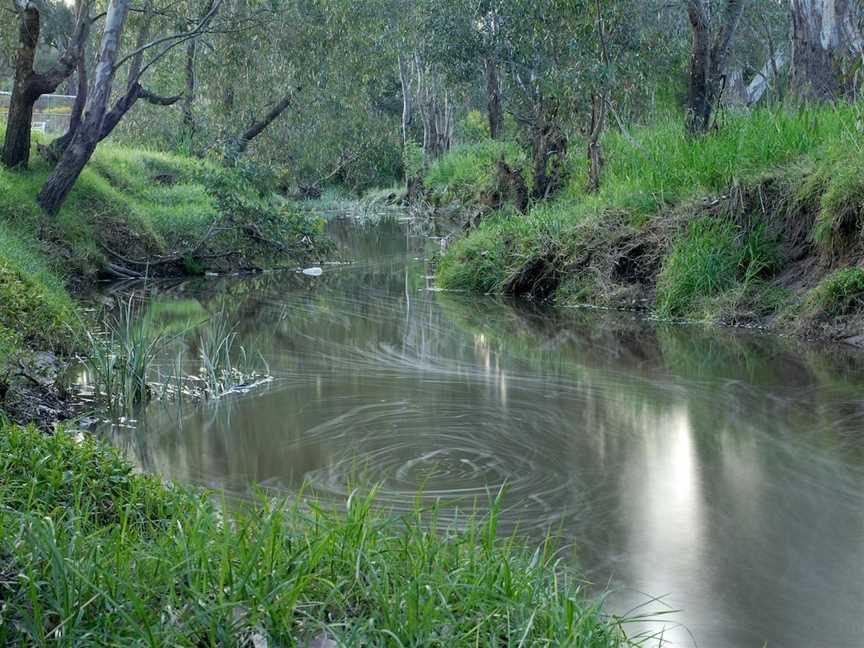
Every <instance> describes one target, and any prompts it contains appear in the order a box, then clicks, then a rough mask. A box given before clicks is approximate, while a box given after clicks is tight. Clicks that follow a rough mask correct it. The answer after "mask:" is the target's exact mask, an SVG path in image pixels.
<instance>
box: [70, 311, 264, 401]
mask: <svg viewBox="0 0 864 648" xmlns="http://www.w3.org/2000/svg"><path fill="white" fill-rule="evenodd" d="M139 311H140V309H139V307H138V306H136V301H135V298H134V297H130V298H129V299H128V300H127V301H125V302H123V305H122V307H121V309H120V312H119V314H118V315H116V316H114V317H112V318H109V319H108V320H107V321H106V331H105V332H104V333H102V334H94V333H91V332H89V331H88V332H87V334H86V336H87V340H88V342H89V350H88V351H89V352H88V354H87V356H86V358H85V366H86V368H87V369H88V371H89V373H90V379H91V381H92V383H93V388H94V391H95V392H96V395H97V396H99V397H101V398H103V399H105V400H106V401H107V403H108V405H109V409H110V411H111V413H112V414H113V415H118V414H121V413H123V414H129V413H130V412H131V411H133V410H134V409H135V408H137V407H140V406H142V405H145V404H147V402H149V401H150V399H151V398H152V397H154V396H155V397H158V398H160V399H162V400H172V401H176V402H182V401H183V400H185V399H187V398H188V399H190V400H193V401H200V400H212V399H217V398H221V397H223V396H225V395H227V394H230V393H234V392H237V391H239V390H241V389H244V388H251V387H253V386H255V385H257V384H261V383H262V382H266V381H267V380H268V379H269V368H268V367H267V365H266V362H264V360H263V358H261V356H260V354H258V355H257V358H256V357H255V355H254V354H251V353H249V352H248V351H247V350H246V348H245V347H243V346H239V348H238V346H237V345H236V340H237V334H236V331H235V330H234V326H233V325H231V323H230V321H229V319H228V316H227V315H226V314H225V313H224V312H221V313H220V314H219V315H217V316H215V317H213V318H212V319H210V320H209V321H208V322H207V324H206V326H205V327H204V330H203V332H202V333H201V335H200V338H199V349H200V370H199V373H198V374H197V375H194V376H191V375H187V374H186V373H185V371H184V359H183V355H182V352H178V355H177V357H176V358H175V360H174V363H173V366H172V367H171V368H170V369H169V371H168V372H167V374H163V373H161V372H160V371H158V368H157V366H156V364H157V363H156V360H157V356H158V355H159V353H160V351H161V350H162V349H163V348H164V347H165V346H167V345H168V344H169V343H170V342H171V339H170V338H168V337H166V336H163V335H160V334H158V333H155V332H154V330H153V326H152V324H151V323H150V321H149V320H148V319H147V318H145V317H142V316H141V313H140V312H139ZM154 374H155V376H154ZM156 377H158V379H154V378H156Z"/></svg>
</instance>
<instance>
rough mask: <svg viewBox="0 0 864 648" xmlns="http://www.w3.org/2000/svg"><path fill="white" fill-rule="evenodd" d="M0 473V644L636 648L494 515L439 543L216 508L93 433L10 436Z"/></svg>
mask: <svg viewBox="0 0 864 648" xmlns="http://www.w3.org/2000/svg"><path fill="white" fill-rule="evenodd" d="M0 474H3V476H4V479H3V480H2V481H0V502H2V503H3V506H2V507H0V571H2V573H3V574H4V578H2V579H0V600H3V607H2V611H0V615H2V620H4V621H5V620H8V621H9V622H5V623H0V644H3V645H30V644H33V645H45V644H47V643H55V642H56V643H59V644H62V645H68V646H79V645H106V644H111V645H120V644H122V643H124V642H130V643H134V644H136V645H138V644H143V645H148V646H164V645H211V646H215V645H224V646H240V645H270V646H273V645H286V646H287V645H309V643H310V642H311V641H312V640H313V639H316V638H317V639H319V640H320V639H322V638H327V639H329V640H330V641H332V642H333V643H335V644H336V645H339V646H358V645H366V646H431V645H439V646H453V647H460V646H465V647H467V646H477V645H483V646H493V645H494V646H582V647H583V648H612V647H619V646H632V645H637V642H636V641H634V640H633V639H632V638H631V639H628V638H627V637H626V634H625V628H626V624H627V620H626V619H622V618H618V617H615V616H612V615H610V614H609V613H608V612H606V611H605V609H604V599H603V597H602V596H601V597H597V598H593V597H590V596H589V595H588V594H586V593H585V592H584V590H583V589H582V586H581V583H580V581H579V580H578V579H577V578H576V577H575V575H574V574H572V573H571V572H570V571H569V569H568V568H566V567H565V566H564V565H563V564H562V562H561V561H560V560H559V559H558V558H557V556H556V552H555V550H554V547H553V545H552V544H551V543H549V542H547V543H545V544H542V545H541V546H540V547H539V548H537V549H536V550H532V549H529V548H527V547H526V546H525V545H522V544H520V543H519V542H517V541H515V540H514V539H506V538H501V537H500V535H499V533H498V530H497V528H496V517H495V513H494V512H493V513H492V514H491V515H490V516H489V517H488V518H487V519H485V520H482V521H480V520H478V521H477V522H476V523H474V524H472V525H470V527H469V529H468V530H467V531H464V532H462V531H458V532H457V531H452V532H449V533H442V532H439V530H438V529H436V528H435V527H434V523H433V525H432V528H430V527H429V526H428V525H427V524H424V523H423V521H422V519H423V511H421V510H419V509H418V510H417V511H415V512H414V513H410V514H407V515H405V516H402V517H399V518H388V517H387V516H385V515H382V514H379V513H376V512H374V510H373V503H374V499H373V498H372V497H369V498H360V497H352V498H350V499H349V501H348V502H347V506H346V508H345V510H344V511H343V512H334V511H330V510H327V509H325V508H323V507H321V506H318V505H315V504H314V503H308V502H306V503H305V504H303V503H301V500H300V499H297V500H296V501H295V502H294V503H293V504H292V503H286V502H284V501H282V502H272V501H268V500H266V499H263V498H262V501H261V503H260V506H259V507H247V508H243V509H242V510H240V511H239V512H234V513H226V509H225V507H224V505H223V506H221V507H220V506H219V504H218V502H216V501H214V498H213V497H211V495H210V494H209V493H201V492H193V491H190V490H187V489H184V488H182V487H177V486H166V485H163V484H162V483H161V482H160V481H159V480H158V479H156V478H152V477H147V476H142V475H135V474H133V472H132V469H131V467H130V466H129V465H128V464H127V463H126V462H125V461H124V460H122V459H121V458H120V457H119V456H118V455H117V454H116V453H115V452H114V451H112V450H110V449H107V448H105V447H104V446H102V445H100V444H98V443H96V442H94V441H92V440H85V441H83V442H80V443H79V442H76V441H75V440H74V439H73V438H71V437H69V436H67V435H64V434H58V435H55V436H53V437H46V436H43V435H41V434H39V433H38V432H36V431H34V430H23V429H20V428H4V429H3V430H2V433H0ZM433 519H434V516H433ZM229 520H230V522H229ZM226 522H228V523H226ZM442 531H443V530H442Z"/></svg>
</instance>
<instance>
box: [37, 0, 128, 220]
mask: <svg viewBox="0 0 864 648" xmlns="http://www.w3.org/2000/svg"><path fill="white" fill-rule="evenodd" d="M128 11H129V0H111V4H110V5H109V6H108V12H107V15H106V17H105V29H104V31H103V32H102V44H101V46H100V48H99V63H98V64H97V65H96V72H95V75H94V82H93V92H92V93H91V95H90V99H89V100H88V102H87V112H86V114H85V115H84V121H83V122H82V123H81V125H80V126H79V127H78V130H77V131H76V132H75V135H74V136H73V137H72V141H71V142H70V143H69V146H68V147H67V148H66V151H64V153H63V156H62V157H61V158H60V162H59V163H58V164H57V166H56V167H55V169H54V172H53V173H52V174H51V175H50V176H49V177H48V180H47V181H46V182H45V184H44V185H43V186H42V190H41V191H40V192H39V196H38V197H37V199H36V200H37V202H38V203H39V205H40V206H41V207H42V209H43V210H45V212H47V213H48V214H51V215H56V214H57V212H58V211H60V208H61V207H62V206H63V203H64V202H65V201H66V198H67V197H68V196H69V192H70V191H71V190H72V187H73V186H74V185H75V182H76V181H77V180H78V177H79V176H80V175H81V171H82V170H83V169H84V165H86V164H87V162H88V161H89V160H90V158H91V156H92V155H93V151H95V150H96V145H97V144H98V143H99V140H100V135H101V132H102V126H103V121H104V119H105V114H106V112H107V110H108V102H109V101H110V100H111V90H112V88H113V85H114V76H115V74H116V69H115V63H116V61H117V52H118V50H119V48H120V38H121V36H122V35H123V27H124V25H125V23H126V16H127V14H128Z"/></svg>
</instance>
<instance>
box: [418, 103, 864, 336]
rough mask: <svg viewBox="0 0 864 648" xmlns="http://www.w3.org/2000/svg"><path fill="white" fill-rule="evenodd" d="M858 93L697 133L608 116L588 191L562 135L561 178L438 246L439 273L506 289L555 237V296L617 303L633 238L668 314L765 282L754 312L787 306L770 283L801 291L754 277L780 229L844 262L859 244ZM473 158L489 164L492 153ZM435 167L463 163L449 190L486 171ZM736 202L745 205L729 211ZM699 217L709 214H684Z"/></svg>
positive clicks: (449, 283)
mask: <svg viewBox="0 0 864 648" xmlns="http://www.w3.org/2000/svg"><path fill="white" fill-rule="evenodd" d="M862 106H864V104H840V105H837V106H818V107H813V106H805V107H800V108H798V107H796V108H787V107H777V108H770V109H767V108H766V109H760V110H756V111H753V112H752V113H749V114H747V113H730V114H729V115H726V116H724V118H723V123H722V124H721V127H720V129H719V130H717V131H715V132H712V133H711V134H709V135H708V136H706V137H704V138H691V137H689V136H687V134H686V133H685V130H684V128H683V122H682V120H681V118H680V116H661V117H660V118H658V119H655V120H654V121H653V122H652V123H650V124H648V125H644V126H638V127H635V128H633V129H632V130H631V131H630V132H629V133H627V134H623V133H621V132H618V131H617V130H611V131H610V132H608V133H607V134H606V135H605V137H604V140H603V145H604V157H605V160H606V166H605V167H604V170H603V174H602V179H601V187H600V190H599V192H597V193H596V194H592V195H588V194H586V192H585V187H586V184H587V183H586V168H585V166H586V165H585V163H584V155H583V150H584V145H583V143H581V142H579V141H574V142H571V147H570V151H571V162H570V167H571V169H572V173H571V176H570V179H569V181H568V183H567V186H566V188H565V189H564V191H562V193H561V194H560V195H558V196H557V197H555V198H554V199H553V200H552V201H551V202H549V203H546V204H540V205H535V206H534V208H533V209H532V211H531V212H530V213H529V214H528V215H527V216H520V215H516V214H512V213H509V212H507V211H505V212H503V213H501V214H497V215H493V216H490V217H486V218H485V219H484V221H483V222H482V223H481V224H480V225H479V226H478V227H477V228H475V229H474V230H472V231H471V233H470V234H469V235H468V236H467V237H465V238H464V239H462V240H460V241H457V242H456V243H454V244H453V245H452V246H451V247H450V249H449V250H448V252H447V253H446V254H445V255H444V256H443V258H442V259H441V262H440V265H439V270H438V279H439V284H440V285H441V286H442V287H444V288H449V289H460V290H476V291H482V292H501V291H503V290H505V288H506V286H508V285H509V284H508V281H509V279H510V278H512V277H513V276H515V275H517V273H520V272H522V271H523V270H524V269H525V268H526V267H529V266H530V264H532V263H533V262H534V261H535V260H536V259H538V258H540V257H543V258H547V257H548V255H549V254H550V251H552V252H554V253H555V258H556V259H557V263H558V265H559V267H560V269H561V270H562V283H561V289H560V291H559V295H558V297H559V302H561V301H565V302H566V301H568V300H577V301H585V300H587V301H591V302H594V303H599V304H603V305H610V304H611V305H614V303H615V296H616V295H621V296H626V297H627V298H628V299H631V298H632V297H633V292H632V290H630V287H629V286H625V285H623V284H621V281H622V279H621V278H620V277H619V276H617V275H616V272H618V270H619V268H620V267H621V266H620V263H621V261H622V259H623V261H624V263H625V265H626V263H627V262H628V259H626V258H623V256H624V255H627V254H630V253H631V251H632V250H633V249H634V245H638V244H640V243H641V244H643V248H645V249H646V250H647V252H646V251H645V250H642V252H644V253H645V254H648V255H650V254H653V255H655V256H656V257H657V260H656V262H654V263H653V264H648V269H647V270H645V269H643V270H641V271H642V272H645V273H648V274H647V275H645V276H641V277H640V279H639V281H641V282H642V283H641V284H640V285H639V287H638V289H639V290H641V291H642V293H643V294H642V295H641V296H646V297H648V298H649V305H651V306H653V307H654V308H655V310H656V312H657V313H658V314H660V315H662V316H664V317H676V318H678V317H685V318H696V319H705V318H708V319H713V318H714V317H715V316H716V315H717V312H716V309H715V308H706V304H707V302H708V301H710V300H712V299H713V303H714V305H715V306H716V305H718V304H726V305H727V306H728V305H730V304H731V305H734V304H737V303H739V302H740V301H741V299H744V297H743V296H746V299H745V301H747V300H752V299H761V298H762V297H760V296H769V295H770V296H771V299H770V300H769V301H770V304H768V303H766V304H763V306H765V308H761V306H756V305H754V304H749V305H748V308H754V307H755V310H757V311H760V312H763V311H768V310H771V311H775V310H777V309H780V308H783V307H784V305H782V304H778V303H776V302H777V299H776V296H777V295H781V294H784V295H786V296H787V298H788V299H787V301H790V302H791V301H794V300H796V299H798V298H800V297H801V295H800V294H797V295H796V294H787V293H783V292H782V291H779V290H775V289H773V287H772V286H770V285H768V284H767V283H766V284H765V285H763V283H764V282H769V283H770V280H771V278H772V277H773V276H774V274H775V273H779V272H780V271H782V270H783V269H785V268H786V265H785V264H787V263H789V262H790V260H789V259H785V258H783V250H785V249H786V248H783V246H782V245H781V241H780V239H782V237H783V236H784V235H788V236H789V237H792V236H793V234H794V235H795V236H798V238H799V240H798V242H797V243H796V244H795V245H799V246H800V244H801V240H800V239H801V237H802V236H803V239H804V240H809V241H812V242H813V243H815V245H816V251H817V252H819V253H820V254H823V255H825V257H826V258H828V259H829V260H836V259H843V258H846V259H847V262H848V258H850V255H851V258H852V259H854V258H856V257H857V256H860V254H861V249H862V247H864V217H862V216H861V213H862V209H864V181H862V177H864V149H862V147H861V144H860V133H859V131H858V123H860V116H861V112H862ZM482 146H483V145H475V147H479V148H480V149H482ZM467 159H469V158H468V156H467V155H466V154H465V153H464V152H463V151H460V150H457V151H455V152H454V153H451V154H450V155H449V156H446V157H445V158H443V159H442V160H440V161H439V162H438V163H436V164H437V165H438V168H440V169H441V170H447V169H462V168H463V167H465V168H466V169H467V168H470V166H471V165H470V164H468V163H467V161H466V160H467ZM473 162H474V163H475V164H482V165H484V167H483V168H484V169H485V173H487V174H489V173H491V172H492V171H491V169H492V168H493V165H494V160H492V159H491V158H489V156H487V158H486V159H485V160H483V159H481V158H479V157H474V158H473ZM432 170H435V167H433V169H432ZM432 170H430V175H427V182H428V183H429V184H431V185H432V186H437V185H444V186H449V184H448V183H452V180H448V181H447V182H442V181H440V180H438V179H437V178H438V177H439V176H443V177H446V178H450V177H456V176H457V175H458V177H460V178H463V179H464V182H465V183H466V184H465V185H460V190H459V192H458V195H460V196H468V197H470V196H472V195H474V194H472V192H471V190H470V187H471V186H474V187H475V189H476V188H482V187H483V186H484V182H488V177H489V176H488V175H487V176H483V175H482V174H481V173H480V172H479V171H477V170H474V171H473V175H472V174H469V173H468V172H467V170H466V171H463V172H461V173H459V174H457V173H456V172H455V171H450V172H448V173H440V172H438V171H436V173H437V175H432V174H431V173H432ZM472 182H474V183H476V184H475V185H471V183H472ZM727 197H729V198H728V199H727ZM739 197H740V199H739ZM736 200H738V202H736ZM745 200H746V201H749V202H746V204H745ZM469 202H470V201H469ZM721 203H722V204H721ZM718 204H721V206H720V207H711V205H718ZM742 205H743V206H744V207H745V213H744V214H741V213H738V215H737V216H736V214H735V213H730V210H731V211H732V212H734V210H736V209H740V207H741V206H742ZM746 210H750V211H749V212H746ZM742 216H743V218H742ZM702 218H708V219H711V220H713V221H715V222H714V223H713V224H708V225H699V224H698V223H697V224H695V225H692V228H691V226H690V223H692V222H693V221H698V220H700V219H702ZM694 228H695V229H694ZM699 228H701V229H699ZM697 230H698V231H697ZM799 230H801V231H803V234H802V235H800V236H799V235H798V234H795V232H797V231H799ZM844 255H845V256H844ZM645 258H647V257H645ZM643 261H644V259H643ZM630 280H632V279H630ZM655 282H656V294H655V293H654V291H653V288H654V283H655ZM727 292H728V295H725V296H724V294H725V293H727ZM637 296H640V295H637ZM654 297H656V301H650V300H651V299H653V298H654ZM787 305H788V304H787Z"/></svg>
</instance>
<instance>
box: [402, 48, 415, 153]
mask: <svg viewBox="0 0 864 648" xmlns="http://www.w3.org/2000/svg"><path fill="white" fill-rule="evenodd" d="M399 82H400V83H401V85H402V148H403V149H404V148H405V146H406V145H407V144H408V140H409V138H410V137H411V133H410V128H411V122H412V121H413V117H414V106H413V95H412V90H411V69H410V68H409V66H408V63H407V62H406V61H405V57H404V56H402V54H401V53H400V54H399Z"/></svg>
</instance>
